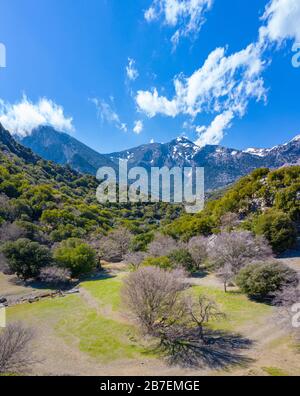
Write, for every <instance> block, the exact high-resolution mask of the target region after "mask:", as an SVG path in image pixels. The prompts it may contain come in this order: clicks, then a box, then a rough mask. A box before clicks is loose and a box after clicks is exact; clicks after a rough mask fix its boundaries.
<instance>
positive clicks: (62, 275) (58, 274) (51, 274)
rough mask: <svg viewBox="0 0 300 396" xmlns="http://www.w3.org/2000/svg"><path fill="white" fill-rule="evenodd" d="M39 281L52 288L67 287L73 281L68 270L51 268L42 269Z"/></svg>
mask: <svg viewBox="0 0 300 396" xmlns="http://www.w3.org/2000/svg"><path fill="white" fill-rule="evenodd" d="M39 279H40V280H41V281H42V282H43V283H46V284H48V285H50V286H54V287H59V286H65V285H67V284H68V283H69V282H70V280H71V272H70V271H69V270H68V269H66V268H61V267H56V266H51V267H45V268H42V269H41V272H40V274H39Z"/></svg>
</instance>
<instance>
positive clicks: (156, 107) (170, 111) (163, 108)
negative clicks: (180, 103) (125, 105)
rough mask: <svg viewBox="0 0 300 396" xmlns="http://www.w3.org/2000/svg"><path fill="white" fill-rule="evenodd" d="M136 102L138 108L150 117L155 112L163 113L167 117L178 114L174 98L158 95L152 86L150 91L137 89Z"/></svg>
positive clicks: (154, 114) (155, 113)
mask: <svg viewBox="0 0 300 396" xmlns="http://www.w3.org/2000/svg"><path fill="white" fill-rule="evenodd" d="M136 102H137V105H138V107H139V109H140V110H141V111H143V112H145V113H146V114H147V116H148V117H150V118H152V117H154V116H156V115H157V114H159V113H160V114H164V115H167V116H169V117H175V116H176V115H178V113H179V110H178V109H177V102H176V98H175V99H174V100H172V101H170V100H168V99H167V98H165V97H163V96H158V92H157V89H156V88H154V89H153V91H152V92H149V91H138V92H137V96H136Z"/></svg>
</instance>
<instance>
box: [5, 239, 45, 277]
mask: <svg viewBox="0 0 300 396" xmlns="http://www.w3.org/2000/svg"><path fill="white" fill-rule="evenodd" d="M2 252H3V254H4V255H5V257H6V259H7V261H8V265H9V268H10V269H11V271H13V272H15V273H16V274H17V275H18V276H19V277H21V278H23V279H30V278H34V277H36V276H38V275H39V272H40V269H41V268H42V267H45V266H47V265H50V264H51V262H52V256H51V252H50V250H49V249H48V248H47V247H46V246H42V245H40V244H39V243H37V242H32V241H30V240H29V239H25V238H22V239H18V240H17V241H15V242H7V243H5V244H4V245H3V246H2Z"/></svg>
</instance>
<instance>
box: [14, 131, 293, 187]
mask: <svg viewBox="0 0 300 396" xmlns="http://www.w3.org/2000/svg"><path fill="white" fill-rule="evenodd" d="M14 137H15V138H16V139H17V140H18V141H19V142H20V143H21V144H22V145H24V146H25V147H28V148H30V149H32V151H34V152H35V153H36V154H38V155H40V156H41V157H43V158H44V159H47V160H51V161H54V162H56V163H58V164H61V165H69V166H70V167H71V168H73V169H75V170H77V171H79V172H81V173H88V174H93V175H95V174H96V172H97V170H98V168H99V167H101V166H111V167H113V168H114V169H116V170H117V169H118V163H119V159H126V160H128V167H129V168H132V167H134V166H141V167H144V168H146V169H150V168H151V167H162V166H168V167H174V166H180V167H184V166H185V167H196V166H198V167H204V168H205V185H206V190H207V191H210V190H215V189H218V188H223V187H226V186H227V185H229V184H231V183H233V182H234V181H236V180H237V179H239V178H240V177H242V176H244V175H246V174H248V173H250V172H252V171H253V170H254V169H256V168H261V167H268V168H272V169H274V168H279V167H282V166H286V165H297V164H300V135H299V136H296V137H295V138H294V139H293V140H291V141H290V142H288V143H286V144H283V145H278V146H275V147H273V148H271V149H255V148H250V149H247V150H237V149H232V148H226V147H223V146H217V145H206V146H204V147H199V146H197V145H196V144H194V143H193V142H191V141H190V140H188V139H187V138H185V137H179V138H177V139H174V140H172V141H171V142H169V143H149V144H144V145H142V146H139V147H135V148H132V149H129V150H125V151H121V152H115V153H111V154H100V153H98V152H96V151H95V150H93V149H91V148H89V147H88V146H86V145H85V144H83V143H81V142H79V141H78V140H77V139H75V138H74V137H72V136H70V135H68V134H66V133H62V132H58V131H56V130H55V129H53V128H52V127H50V126H40V127H39V128H37V129H35V130H33V131H32V133H31V134H30V135H28V136H26V137H23V138H20V137H17V136H16V135H14Z"/></svg>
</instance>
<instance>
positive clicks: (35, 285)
mask: <svg viewBox="0 0 300 396" xmlns="http://www.w3.org/2000/svg"><path fill="white" fill-rule="evenodd" d="M110 278H115V275H113V274H111V273H110V272H109V271H108V270H105V269H103V270H101V271H98V272H96V273H94V274H92V275H87V276H83V277H81V278H80V279H72V280H70V281H69V282H67V283H65V284H64V283H62V284H58V285H56V286H53V285H51V284H48V283H45V282H41V281H39V280H37V279H28V280H23V279H19V278H18V277H17V276H15V277H13V278H11V279H9V283H11V284H13V285H16V286H23V287H28V288H32V289H36V290H51V291H55V290H57V291H69V290H71V289H74V288H75V287H77V286H78V285H79V284H80V283H81V282H93V281H96V280H106V279H110Z"/></svg>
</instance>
